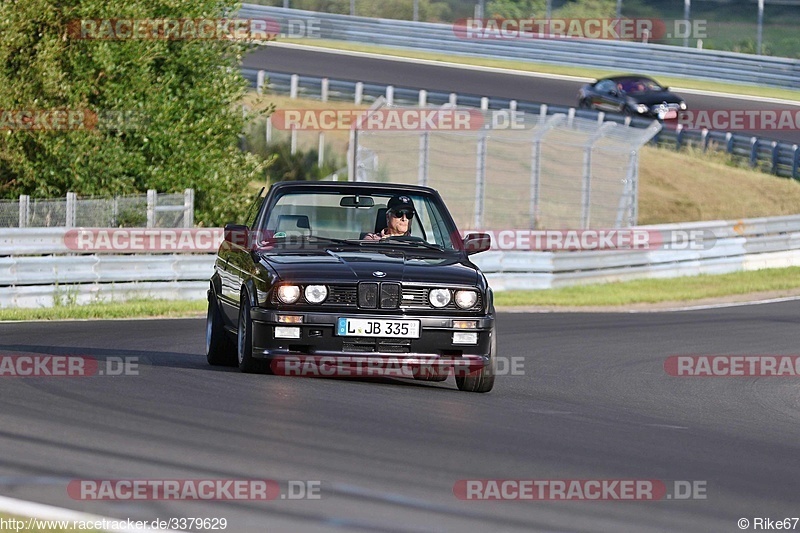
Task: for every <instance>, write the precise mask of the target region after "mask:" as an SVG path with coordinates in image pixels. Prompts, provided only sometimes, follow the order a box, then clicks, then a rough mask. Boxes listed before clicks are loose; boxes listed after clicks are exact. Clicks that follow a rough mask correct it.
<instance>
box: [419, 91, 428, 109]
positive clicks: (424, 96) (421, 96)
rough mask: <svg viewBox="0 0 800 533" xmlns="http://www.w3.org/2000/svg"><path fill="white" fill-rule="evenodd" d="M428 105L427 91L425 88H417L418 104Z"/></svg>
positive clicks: (421, 105)
mask: <svg viewBox="0 0 800 533" xmlns="http://www.w3.org/2000/svg"><path fill="white" fill-rule="evenodd" d="M427 105H428V91H426V90H425V89H420V90H419V106H420V107H425V106H427Z"/></svg>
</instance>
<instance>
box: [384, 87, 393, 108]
mask: <svg viewBox="0 0 800 533" xmlns="http://www.w3.org/2000/svg"><path fill="white" fill-rule="evenodd" d="M386 105H394V85H387V86H386Z"/></svg>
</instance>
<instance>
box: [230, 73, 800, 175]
mask: <svg viewBox="0 0 800 533" xmlns="http://www.w3.org/2000/svg"><path fill="white" fill-rule="evenodd" d="M259 72H263V74H259ZM242 75H243V76H244V77H245V79H247V80H248V81H249V82H250V84H251V86H252V87H254V88H260V87H266V88H268V89H269V90H271V91H273V92H275V93H278V94H297V95H298V96H302V97H305V98H315V99H320V98H322V92H323V89H322V87H323V78H319V77H314V76H297V75H295V74H287V73H284V72H271V71H259V70H256V69H248V68H243V69H242ZM293 78H296V81H294V82H293V81H292V79H293ZM260 82H264V83H265V85H264V86H260V85H259V83H260ZM325 83H326V86H327V91H326V93H325V94H326V98H328V99H330V100H341V101H355V100H358V99H359V98H360V100H361V101H360V102H359V103H372V102H374V101H375V100H376V99H377V98H379V97H381V96H383V97H386V96H387V94H389V92H391V93H392V98H393V101H394V103H396V104H405V105H408V104H412V105H415V104H417V103H418V102H419V93H420V90H421V89H414V88H408V87H393V86H391V90H390V91H389V90H387V89H388V88H389V87H390V86H388V85H382V84H375V83H361V82H354V81H345V80H332V79H327V78H326V82H325ZM426 98H427V102H428V104H430V105H445V104H448V103H451V102H453V98H455V101H456V102H457V103H458V105H459V106H466V107H476V108H479V107H481V106H482V104H483V102H482V100H484V97H482V96H480V95H474V94H457V95H456V94H451V93H445V92H437V91H431V92H428V91H426ZM486 105H487V106H488V108H489V109H508V108H509V107H511V106H515V107H516V109H517V110H519V111H524V112H526V113H533V114H540V113H543V112H544V113H546V114H548V115H555V114H559V113H565V114H570V113H574V115H575V116H577V117H582V118H589V119H593V120H598V118H599V117H600V115H601V113H600V112H598V111H594V110H586V109H575V108H571V107H568V106H561V105H550V104H543V103H541V102H530V101H517V100H511V99H509V98H494V97H493V98H486ZM602 115H603V117H602V120H603V121H606V122H616V123H618V124H626V125H630V126H634V127H639V128H646V127H649V126H650V125H651V124H652V122H653V121H652V120H646V119H642V118H638V117H623V116H622V115H614V114H606V113H602ZM651 142H652V143H653V144H657V145H659V146H673V147H675V148H676V149H678V150H680V149H681V148H683V147H685V146H690V145H691V146H695V147H697V148H700V149H702V150H703V151H707V150H717V151H724V152H726V153H728V154H730V155H732V156H733V157H734V158H737V159H739V160H741V161H744V162H747V163H749V164H750V166H751V167H753V168H759V169H761V170H762V171H764V172H769V173H771V174H774V175H776V176H781V177H784V178H794V179H796V180H800V147H799V146H798V145H797V144H793V143H788V142H783V141H775V140H773V139H767V138H763V137H756V136H752V135H744V134H740V133H732V132H720V131H707V130H704V131H695V130H687V129H679V130H673V129H669V128H662V130H661V131H660V132H659V133H658V134H657V135H656V136H655V137H654V138H653V140H652V141H651Z"/></svg>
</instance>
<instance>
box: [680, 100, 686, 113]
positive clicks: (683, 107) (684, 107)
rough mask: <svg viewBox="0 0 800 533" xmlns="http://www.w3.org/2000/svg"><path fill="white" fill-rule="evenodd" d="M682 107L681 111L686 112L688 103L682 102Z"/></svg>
mask: <svg viewBox="0 0 800 533" xmlns="http://www.w3.org/2000/svg"><path fill="white" fill-rule="evenodd" d="M680 106H681V110H683V111H686V102H681V103H680Z"/></svg>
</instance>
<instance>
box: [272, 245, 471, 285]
mask: <svg viewBox="0 0 800 533" xmlns="http://www.w3.org/2000/svg"><path fill="white" fill-rule="evenodd" d="M259 255H260V260H261V262H262V263H263V264H264V265H265V266H268V267H269V268H271V269H273V270H274V272H275V273H276V274H277V276H278V277H279V278H280V279H281V280H284V281H286V280H290V281H294V282H297V283H304V282H316V283H321V282H327V283H334V282H335V283H349V282H358V281H367V280H369V281H399V282H404V283H431V284H438V283H447V284H454V285H470V286H475V285H477V283H478V270H477V267H475V266H474V265H473V264H472V263H468V262H466V261H465V262H462V261H461V257H460V256H459V255H458V254H446V255H433V254H431V255H427V254H414V253H410V252H407V251H398V250H396V249H392V250H387V251H376V250H359V251H356V250H353V251H341V250H319V251H304V252H302V253H275V252H270V253H260V254H259ZM376 273H378V275H376ZM380 273H383V274H384V275H383V276H380Z"/></svg>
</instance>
